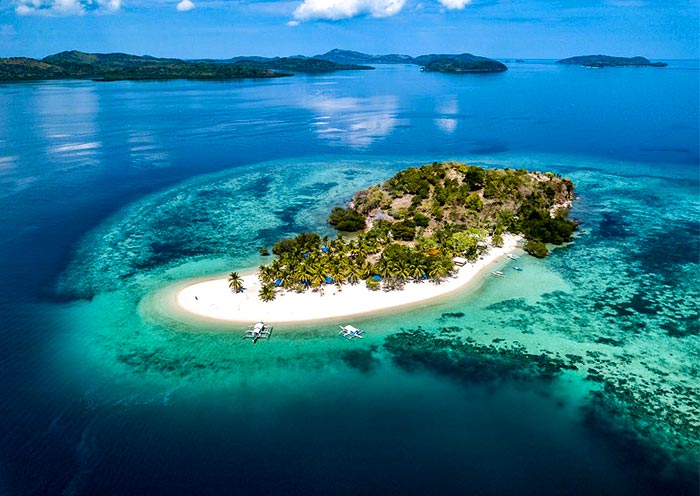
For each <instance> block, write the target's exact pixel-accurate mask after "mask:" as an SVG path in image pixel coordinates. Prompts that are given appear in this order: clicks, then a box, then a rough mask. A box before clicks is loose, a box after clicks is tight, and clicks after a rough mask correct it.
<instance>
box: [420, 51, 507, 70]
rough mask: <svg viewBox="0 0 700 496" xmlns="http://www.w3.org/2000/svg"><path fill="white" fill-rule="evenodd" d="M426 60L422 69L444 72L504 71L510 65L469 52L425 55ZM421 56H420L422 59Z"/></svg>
mask: <svg viewBox="0 0 700 496" xmlns="http://www.w3.org/2000/svg"><path fill="white" fill-rule="evenodd" d="M424 57H425V59H424V60H425V62H424V63H423V64H421V65H422V70H423V71H425V72H444V73H452V74H462V73H480V72H503V71H507V70H508V67H506V66H505V64H502V63H500V62H498V61H497V60H493V59H488V58H486V57H477V56H475V55H471V54H469V53H464V54H461V55H453V56H450V55H428V56H424ZM420 58H421V57H419V59H420Z"/></svg>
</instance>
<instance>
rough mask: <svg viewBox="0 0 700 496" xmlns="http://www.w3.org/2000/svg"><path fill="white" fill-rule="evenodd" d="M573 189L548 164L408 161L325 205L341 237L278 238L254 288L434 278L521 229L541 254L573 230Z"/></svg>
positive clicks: (235, 280)
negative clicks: (538, 167)
mask: <svg viewBox="0 0 700 496" xmlns="http://www.w3.org/2000/svg"><path fill="white" fill-rule="evenodd" d="M573 195H574V185H573V183H572V181H571V180H569V179H564V178H561V177H560V176H558V175H555V174H552V173H540V172H528V171H527V170H524V169H521V170H514V169H503V170H499V169H484V168H481V167H477V166H473V165H465V164H461V163H454V162H448V163H433V164H430V165H424V166H422V167H414V168H409V169H406V170H404V171H402V172H399V173H398V174H396V175H395V176H394V177H392V178H391V179H389V180H388V181H386V182H385V183H383V184H380V185H376V186H372V187H370V188H368V189H365V190H362V191H358V192H357V193H355V195H354V196H353V199H352V201H351V203H350V206H349V207H348V208H344V207H336V208H334V209H333V210H332V212H331V213H330V217H329V222H330V224H331V225H333V226H334V227H336V228H337V229H338V230H340V231H343V232H346V233H355V234H353V235H352V236H351V238H350V239H349V241H346V240H345V239H344V238H343V237H342V235H339V236H338V237H337V238H336V239H333V240H330V239H328V238H327V237H324V238H322V237H321V236H320V235H319V234H317V233H302V234H299V235H298V236H296V237H295V238H288V239H283V240H281V241H279V242H277V243H276V244H275V245H274V247H273V248H272V251H273V253H274V254H275V255H277V258H276V259H275V260H274V261H273V262H272V263H270V264H269V265H263V266H261V267H260V268H259V271H258V275H259V281H260V286H259V288H260V289H259V298H260V299H261V300H262V301H271V300H274V299H275V297H276V295H277V293H278V292H279V291H280V290H289V291H295V292H298V293H301V292H304V291H305V290H307V289H309V288H312V289H319V288H320V289H322V288H323V287H324V286H326V285H331V286H332V285H334V284H335V285H337V286H338V287H340V285H341V284H342V283H345V282H349V283H350V284H352V285H354V284H357V283H359V282H360V281H361V280H364V281H365V285H366V286H367V288H368V289H370V290H376V289H379V288H380V287H381V288H382V289H384V290H387V291H388V290H392V289H401V288H402V287H403V286H404V284H406V283H407V282H409V281H418V282H421V281H425V280H430V281H434V282H440V281H442V280H443V279H444V278H446V277H448V276H449V275H451V274H453V273H454V272H455V269H456V268H455V262H457V263H459V264H461V265H464V264H465V263H467V261H475V260H477V259H478V258H479V257H480V256H482V254H483V253H484V252H487V251H488V250H489V248H490V247H496V248H497V247H500V246H502V245H503V243H504V237H506V236H507V237H509V238H510V239H511V240H512V239H514V238H513V236H512V234H508V233H518V234H520V235H522V236H523V237H524V238H525V243H524V245H523V247H524V249H525V250H526V251H527V252H528V253H531V254H532V255H534V256H537V257H544V256H547V254H548V248H547V246H546V244H545V243H553V244H562V243H565V242H568V241H571V239H572V235H573V233H574V231H575V230H576V228H577V224H576V223H575V222H574V221H571V220H569V219H568V218H567V217H568V213H569V208H570V206H571V202H572V200H573V198H574V196H573ZM514 246H515V244H514V242H513V246H511V247H510V249H512V248H514ZM266 251H267V250H265V249H263V250H262V252H263V254H265V253H266ZM228 283H229V287H230V288H231V289H232V290H233V291H234V293H237V292H238V291H239V290H241V289H242V286H243V282H242V278H241V276H240V275H239V274H238V273H236V272H232V273H231V274H230V275H229V279H228Z"/></svg>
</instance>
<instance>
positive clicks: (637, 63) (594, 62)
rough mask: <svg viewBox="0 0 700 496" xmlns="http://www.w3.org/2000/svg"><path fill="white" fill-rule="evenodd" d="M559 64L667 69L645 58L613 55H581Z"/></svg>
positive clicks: (663, 63) (598, 67) (659, 63)
mask: <svg viewBox="0 0 700 496" xmlns="http://www.w3.org/2000/svg"><path fill="white" fill-rule="evenodd" d="M557 64H565V65H581V66H583V67H590V68H593V69H601V68H604V67H666V66H667V65H668V64H667V63H666V62H651V61H650V60H649V59H647V58H644V57H613V56H611V55H581V56H578V57H570V58H568V59H562V60H557Z"/></svg>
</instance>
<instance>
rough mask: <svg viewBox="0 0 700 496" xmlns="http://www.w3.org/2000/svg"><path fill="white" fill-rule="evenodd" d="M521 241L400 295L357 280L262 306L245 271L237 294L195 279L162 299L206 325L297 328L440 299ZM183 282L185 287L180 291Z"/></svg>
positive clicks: (220, 283) (282, 296)
mask: <svg viewBox="0 0 700 496" xmlns="http://www.w3.org/2000/svg"><path fill="white" fill-rule="evenodd" d="M520 239H521V238H520V237H518V236H514V235H504V239H503V241H504V243H503V247H500V248H494V247H491V248H489V251H488V252H487V253H486V254H484V255H482V256H481V257H480V258H479V259H477V260H476V261H474V262H468V263H467V264H466V265H464V266H463V267H460V268H458V270H457V274H456V275H455V276H454V277H449V278H446V279H445V280H443V281H442V282H441V283H440V284H435V283H432V282H429V281H425V282H418V283H417V282H407V283H406V285H405V287H404V289H403V290H400V291H390V292H384V291H381V290H378V291H370V290H369V289H367V288H366V286H365V284H364V282H360V283H359V284H357V285H354V286H353V285H350V284H343V285H342V288H341V289H340V290H339V289H338V287H337V286H335V285H328V286H326V287H324V288H323V291H316V292H314V291H311V290H307V291H305V292H303V293H295V292H280V293H278V294H277V298H276V299H275V300H273V301H270V302H263V301H262V300H260V299H259V298H258V291H259V290H260V281H259V280H258V276H257V273H252V274H251V273H249V274H246V275H243V282H244V284H243V287H244V288H245V291H243V292H241V293H238V294H234V293H233V292H232V291H231V290H230V289H229V287H228V281H227V279H226V277H225V276H224V277H216V278H209V279H205V280H202V279H201V278H199V279H198V280H195V281H196V282H191V283H190V284H187V282H188V281H181V282H180V283H179V284H178V285H176V286H175V287H173V286H171V287H170V288H167V289H166V294H165V295H162V296H164V297H165V299H166V300H169V302H170V303H171V304H172V305H173V306H175V307H176V308H177V310H179V311H181V312H182V313H184V314H185V315H186V316H187V317H189V318H197V319H203V320H205V321H207V322H210V323H211V322H219V323H224V322H226V323H233V324H252V323H255V322H258V321H263V322H265V323H268V324H301V323H313V322H316V321H327V320H332V319H338V318H341V317H342V318H345V317H351V316H355V317H357V316H360V315H369V314H375V313H383V312H386V311H391V310H396V309H398V308H401V307H406V306H412V305H416V304H419V303H426V302H429V301H432V300H435V299H439V298H441V297H443V296H445V295H448V294H451V293H454V292H455V291H458V290H460V289H462V288H464V287H465V286H467V285H468V284H469V283H470V282H472V281H473V280H475V279H476V278H477V277H478V276H479V275H481V274H482V273H483V272H484V271H485V270H486V269H487V268H488V267H489V266H491V265H492V264H493V263H495V262H496V261H498V260H499V259H500V258H502V257H503V256H505V255H506V254H508V253H510V252H512V251H514V250H516V249H517V248H519V245H518V241H519V240H520ZM190 281H192V280H190ZM183 284H187V285H186V286H184V287H183ZM178 313H179V312H178ZM170 317H173V315H170ZM188 320H189V319H188Z"/></svg>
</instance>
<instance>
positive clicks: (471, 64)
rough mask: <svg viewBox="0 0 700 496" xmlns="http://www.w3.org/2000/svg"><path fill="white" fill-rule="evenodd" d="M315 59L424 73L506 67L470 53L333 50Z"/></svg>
mask: <svg viewBox="0 0 700 496" xmlns="http://www.w3.org/2000/svg"><path fill="white" fill-rule="evenodd" d="M315 58H318V59H323V60H329V61H332V62H335V63H338V64H341V63H345V64H412V65H418V66H421V67H422V68H423V71H425V72H446V73H469V72H471V73H480V72H503V71H507V70H508V67H507V66H506V65H504V64H502V63H501V62H498V61H496V60H494V59H489V58H486V57H479V56H477V55H472V54H470V53H462V54H429V55H419V56H418V57H411V56H410V55H401V54H390V55H368V54H366V53H361V52H353V51H351V50H340V49H337V48H336V49H334V50H331V51H329V52H326V53H324V54H322V55H316V57H315Z"/></svg>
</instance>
